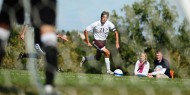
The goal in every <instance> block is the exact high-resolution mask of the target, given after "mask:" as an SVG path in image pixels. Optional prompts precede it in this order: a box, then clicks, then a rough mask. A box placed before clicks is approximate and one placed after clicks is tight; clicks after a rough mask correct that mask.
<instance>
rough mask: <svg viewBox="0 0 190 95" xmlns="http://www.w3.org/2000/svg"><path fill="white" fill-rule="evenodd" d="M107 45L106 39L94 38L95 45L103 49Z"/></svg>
mask: <svg viewBox="0 0 190 95" xmlns="http://www.w3.org/2000/svg"><path fill="white" fill-rule="evenodd" d="M105 45H106V40H95V39H94V40H93V46H94V47H95V48H96V49H98V50H101V51H102V48H104V47H105Z"/></svg>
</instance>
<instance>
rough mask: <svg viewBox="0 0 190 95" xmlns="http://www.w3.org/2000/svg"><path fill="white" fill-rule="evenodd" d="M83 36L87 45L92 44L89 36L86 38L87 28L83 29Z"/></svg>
mask: <svg viewBox="0 0 190 95" xmlns="http://www.w3.org/2000/svg"><path fill="white" fill-rule="evenodd" d="M84 36H85V42H86V43H87V45H88V46H92V44H91V43H90V41H89V38H88V31H87V30H84Z"/></svg>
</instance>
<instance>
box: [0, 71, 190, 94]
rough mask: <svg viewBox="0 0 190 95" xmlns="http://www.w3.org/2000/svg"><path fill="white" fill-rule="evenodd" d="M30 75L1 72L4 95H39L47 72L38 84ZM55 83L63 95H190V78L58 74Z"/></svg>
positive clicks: (26, 72)
mask: <svg viewBox="0 0 190 95" xmlns="http://www.w3.org/2000/svg"><path fill="white" fill-rule="evenodd" d="M30 75H31V74H30V73H29V71H25V70H8V69H1V70H0V95H38V94H39V93H38V91H39V90H38V87H39V88H42V87H43V86H42V84H43V82H44V75H43V72H40V71H39V72H38V76H39V77H37V78H38V79H37V80H38V81H37V82H35V77H34V76H32V77H31V76H30ZM55 84H56V90H57V91H58V93H59V94H60V95H190V79H155V78H145V77H135V76H122V77H116V76H112V75H106V74H84V73H66V72H65V73H57V75H56V80H55ZM36 85H38V86H36ZM41 90H43V88H42V89H41Z"/></svg>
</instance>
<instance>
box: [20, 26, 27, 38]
mask: <svg viewBox="0 0 190 95" xmlns="http://www.w3.org/2000/svg"><path fill="white" fill-rule="evenodd" d="M26 31H27V25H24V26H23V27H22V30H21V33H20V38H21V39H22V40H24V37H25V36H24V35H25V33H26Z"/></svg>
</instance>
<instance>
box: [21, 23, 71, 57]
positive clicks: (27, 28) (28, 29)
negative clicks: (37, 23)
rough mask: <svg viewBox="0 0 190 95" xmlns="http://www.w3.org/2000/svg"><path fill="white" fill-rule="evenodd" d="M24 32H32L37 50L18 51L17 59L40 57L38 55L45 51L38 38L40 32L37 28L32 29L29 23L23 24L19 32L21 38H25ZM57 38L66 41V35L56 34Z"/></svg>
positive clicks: (43, 53)
mask: <svg viewBox="0 0 190 95" xmlns="http://www.w3.org/2000/svg"><path fill="white" fill-rule="evenodd" d="M26 32H34V47H35V49H36V51H37V53H22V52H21V53H20V54H19V56H18V58H17V60H19V59H23V58H30V57H32V58H40V55H45V51H44V50H43V47H42V46H43V45H42V42H41V40H40V32H39V30H38V29H34V28H33V27H32V26H31V25H30V24H24V25H23V28H22V31H21V34H20V38H21V39H22V40H24V39H25V33H26ZM56 35H57V38H60V39H62V40H64V41H68V39H67V36H66V35H60V34H56Z"/></svg>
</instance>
